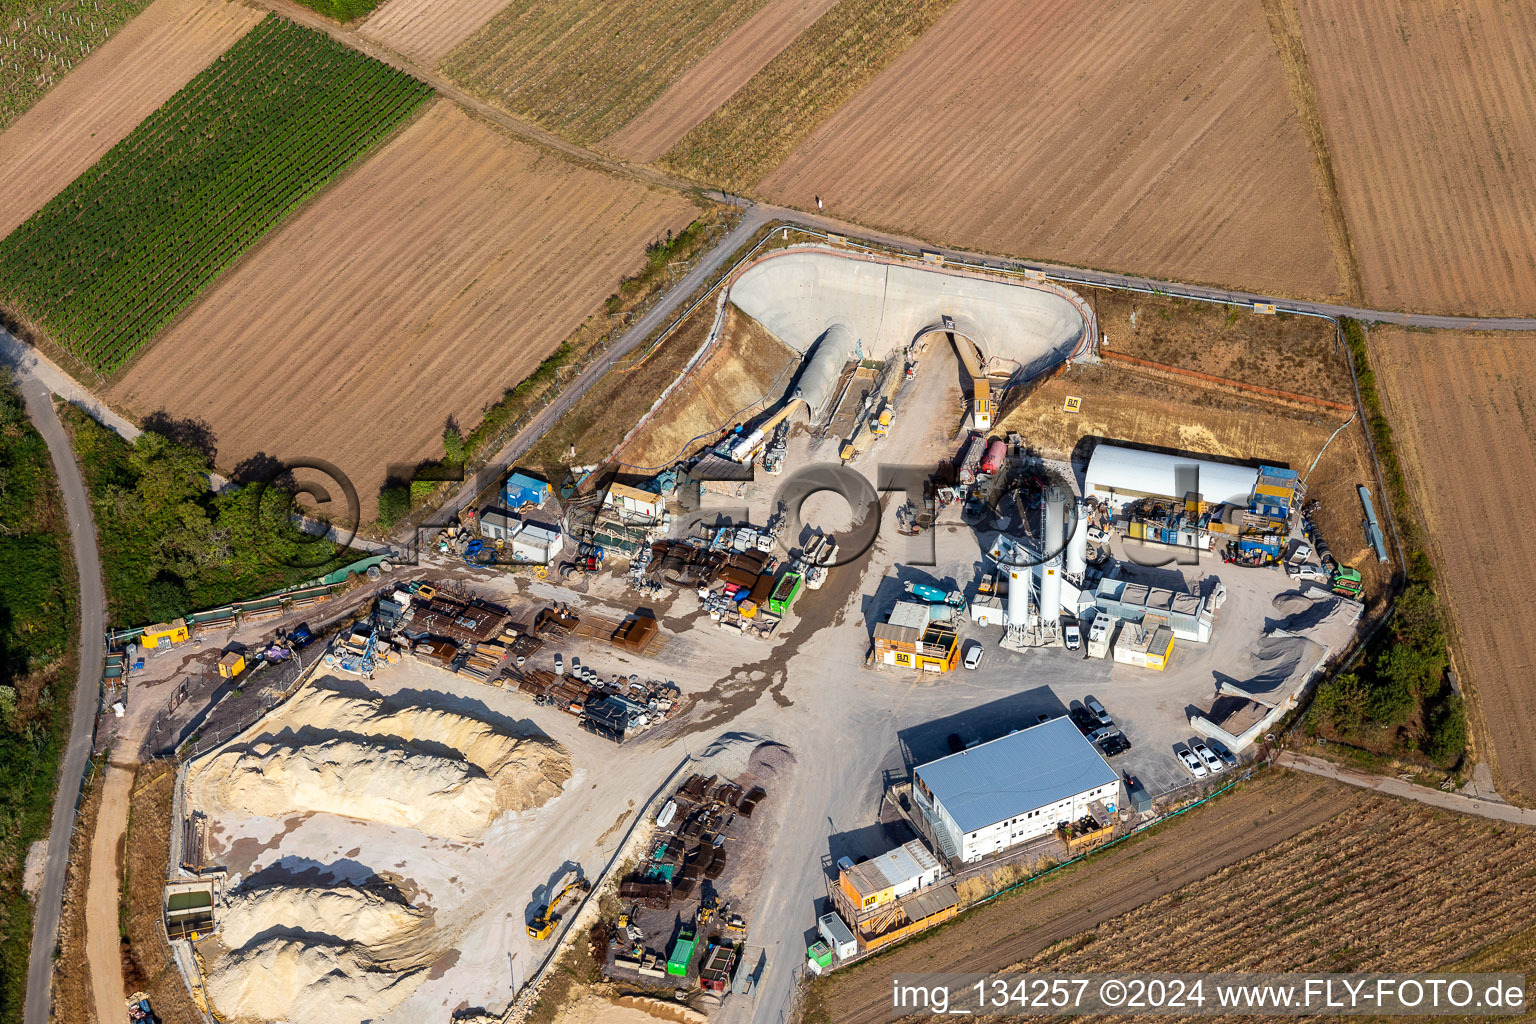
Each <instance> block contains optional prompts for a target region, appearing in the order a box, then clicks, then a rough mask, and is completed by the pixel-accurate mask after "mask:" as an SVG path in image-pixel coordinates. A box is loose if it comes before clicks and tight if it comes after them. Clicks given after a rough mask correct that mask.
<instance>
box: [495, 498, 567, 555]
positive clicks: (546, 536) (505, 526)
mask: <svg viewBox="0 0 1536 1024" xmlns="http://www.w3.org/2000/svg"><path fill="white" fill-rule="evenodd" d="M480 536H482V537H484V538H486V539H487V540H491V541H494V542H496V547H497V549H498V550H499V551H500V552H502V553H503V554H504V556H505V557H501V556H498V558H497V561H501V562H520V563H527V564H529V565H548V564H549V563H551V562H553V561H554V560H555V556H556V555H558V554H559V553H560V551H561V550H562V549H563V548H564V547H565V538H564V536H563V535H562V534H561V532H560V528H559V527H558V526H551V525H549V524H548V523H541V522H538V521H537V520H534V519H529V518H527V517H526V516H522V515H518V514H517V513H515V512H504V511H502V510H501V509H487V510H485V511H484V512H482V513H481V515H480Z"/></svg>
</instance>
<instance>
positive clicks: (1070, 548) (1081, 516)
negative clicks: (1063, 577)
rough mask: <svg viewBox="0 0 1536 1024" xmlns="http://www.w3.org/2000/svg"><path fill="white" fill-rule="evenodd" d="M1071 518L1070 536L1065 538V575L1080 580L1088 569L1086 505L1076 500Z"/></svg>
mask: <svg viewBox="0 0 1536 1024" xmlns="http://www.w3.org/2000/svg"><path fill="white" fill-rule="evenodd" d="M1074 508H1075V510H1076V513H1077V514H1076V515H1075V516H1074V517H1073V520H1072V536H1070V537H1068V538H1067V575H1068V576H1071V577H1072V578H1073V579H1076V580H1081V579H1082V578H1083V574H1084V573H1086V572H1087V571H1088V516H1089V511H1088V506H1087V505H1086V504H1084V503H1083V502H1081V501H1080V502H1078V503H1077V504H1076V506H1074Z"/></svg>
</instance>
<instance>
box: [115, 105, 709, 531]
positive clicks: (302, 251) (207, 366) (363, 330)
mask: <svg viewBox="0 0 1536 1024" xmlns="http://www.w3.org/2000/svg"><path fill="white" fill-rule="evenodd" d="M693 212H694V208H693V206H691V205H690V204H689V203H688V202H687V201H686V200H684V199H682V198H680V197H676V196H674V195H671V194H668V193H662V192H659V191H653V190H650V189H647V188H646V187H644V186H640V185H636V184H632V183H628V182H622V181H618V180H616V179H613V178H610V177H608V176H606V175H604V174H601V173H599V172H596V171H592V170H589V169H587V168H584V167H579V166H576V165H574V164H571V163H568V162H566V161H564V160H562V159H559V158H557V157H555V156H552V155H550V154H547V153H545V152H542V151H540V150H537V149H534V148H532V147H529V146H525V145H522V144H520V143H517V142H515V141H513V140H512V139H510V138H509V137H508V136H506V135H504V134H502V133H501V132H500V131H499V130H497V129H495V128H492V127H490V126H489V125H487V124H485V123H483V122H481V121H478V120H475V119H472V118H470V117H469V116H468V115H466V114H464V113H463V112H462V111H460V110H459V109H458V108H457V107H455V106H454V105H453V104H451V103H449V102H447V101H440V102H438V103H437V104H436V105H435V106H433V107H432V108H431V109H430V110H428V112H427V113H425V114H424V115H422V116H421V118H420V119H419V120H417V121H416V122H415V123H414V124H412V125H410V126H409V127H408V128H407V129H406V130H405V131H404V132H402V133H401V134H400V135H399V136H398V137H396V138H395V139H394V140H393V141H392V142H390V143H389V144H388V145H386V146H385V147H384V148H383V149H382V150H380V151H379V152H378V153H377V154H376V155H375V156H374V157H372V158H371V159H370V160H368V161H367V162H366V163H364V164H362V165H361V166H360V167H358V168H357V169H356V170H354V171H353V172H351V173H350V174H349V175H348V176H347V177H346V178H344V179H343V180H342V181H340V182H339V183H337V184H336V185H335V186H333V187H332V188H331V189H330V190H329V191H328V192H326V193H325V194H323V195H322V196H321V197H320V198H319V199H317V200H316V201H314V202H313V203H311V204H310V205H309V206H308V207H306V208H305V209H304V210H303V211H301V212H300V213H299V214H297V215H296V216H295V217H294V218H293V219H292V220H291V221H289V222H288V223H287V224H286V225H284V226H283V227H282V228H280V229H279V230H277V231H275V232H273V234H272V235H271V236H269V237H268V239H267V241H266V242H264V243H263V244H262V246H261V248H259V249H258V250H257V251H256V252H255V253H253V254H252V255H251V256H250V257H249V258H247V260H246V261H245V262H244V263H243V264H241V265H240V266H239V267H237V268H236V269H234V270H232V271H231V272H229V273H227V274H225V275H224V277H223V278H221V279H220V281H219V282H218V283H217V284H216V285H215V286H214V287H213V288H212V289H211V290H210V292H209V293H208V294H207V295H206V296H205V297H204V299H203V300H202V301H201V302H200V303H199V304H198V305H197V306H196V307H194V308H193V309H192V310H191V311H190V312H189V313H187V314H186V316H184V317H183V318H182V319H181V320H180V321H179V322H178V323H176V324H175V325H174V326H173V327H171V328H170V330H169V331H167V332H166V334H165V336H164V337H163V338H162V339H161V340H160V341H159V342H158V343H156V344H155V345H154V346H152V347H151V348H150V349H149V350H148V351H147V352H146V353H145V354H144V355H143V356H141V357H140V358H139V360H138V361H137V362H136V363H135V364H134V365H133V366H132V367H130V369H129V370H128V371H127V373H126V374H125V375H124V377H123V378H122V380H121V381H120V382H119V383H118V384H117V385H115V386H114V387H113V389H112V391H111V393H110V394H111V397H112V398H113V399H114V400H115V401H118V402H121V403H123V404H124V405H126V406H128V407H129V408H130V409H132V410H134V411H136V412H138V413H148V412H151V411H153V410H157V409H162V408H163V409H167V410H169V411H170V412H171V413H173V414H174V415H177V416H195V417H200V418H202V419H205V420H207V421H208V422H209V424H210V425H211V426H212V427H213V430H214V431H215V433H216V434H217V436H218V446H219V453H220V456H221V461H223V462H225V463H226V464H228V465H234V464H237V463H239V462H240V461H241V460H243V459H245V458H247V457H249V456H251V455H254V454H256V453H262V452H264V453H267V454H269V455H273V456H277V457H279V458H292V457H295V456H308V457H318V458H322V459H326V460H329V461H330V462H332V463H335V464H336V465H337V466H339V467H340V468H341V469H342V470H343V471H344V472H345V473H347V474H348V475H349V476H350V477H351V478H352V480H353V482H354V483H355V484H356V486H357V489H358V493H359V496H360V498H361V500H362V503H363V506H364V508H363V515H364V516H365V517H371V516H372V514H373V510H374V508H375V502H376V499H377V496H378V491H379V487H380V485H381V484H382V483H383V482H384V479H385V474H386V467H387V466H389V465H391V464H401V463H404V464H407V465H410V464H414V463H415V462H417V461H418V460H420V459H423V458H428V457H441V455H442V444H441V438H442V431H443V425H444V422H445V421H446V419H447V418H448V417H450V416H451V417H454V418H455V419H456V420H457V421H458V422H459V423H461V424H463V425H464V426H466V427H468V426H472V425H473V424H474V423H475V422H477V421H478V419H479V417H480V414H481V412H482V411H483V410H484V408H485V407H486V406H487V405H488V404H489V403H491V402H492V401H494V400H496V399H498V398H500V397H501V395H502V393H503V392H504V391H505V389H506V388H508V387H510V386H512V385H514V384H516V383H517V382H518V381H520V380H521V379H523V378H524V377H525V376H527V374H528V373H529V372H530V371H531V370H532V369H533V368H534V367H535V366H537V365H538V363H539V361H540V360H541V359H543V358H544V357H545V356H547V355H548V354H549V353H550V352H551V351H552V350H553V349H554V348H555V347H556V346H557V345H559V343H560V342H561V341H562V340H563V339H564V338H565V337H566V336H567V335H568V334H570V332H571V331H572V330H574V329H575V328H576V326H577V325H578V324H580V323H581V321H582V320H583V319H584V318H585V317H586V316H588V315H590V314H591V313H593V312H595V311H596V310H598V308H599V307H600V305H601V303H602V300H603V298H604V297H605V296H607V295H608V294H610V293H611V292H612V291H613V290H614V288H615V286H616V285H617V284H618V282H619V279H620V278H621V277H622V276H623V275H624V274H625V273H628V272H633V271H634V270H635V269H636V268H637V267H638V266H639V265H640V264H641V262H642V261H643V258H644V253H643V249H644V246H645V245H646V243H648V242H650V241H652V240H653V239H655V238H657V236H659V235H663V234H665V233H666V232H667V231H668V230H669V229H671V230H678V229H681V228H682V227H683V226H685V225H686V224H687V223H688V221H689V220H690V219H691V216H692V214H693Z"/></svg>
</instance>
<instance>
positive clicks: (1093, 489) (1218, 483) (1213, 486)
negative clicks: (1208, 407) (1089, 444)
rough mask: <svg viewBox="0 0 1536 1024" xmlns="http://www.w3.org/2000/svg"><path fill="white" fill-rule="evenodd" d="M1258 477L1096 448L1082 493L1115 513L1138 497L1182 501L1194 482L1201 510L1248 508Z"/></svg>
mask: <svg viewBox="0 0 1536 1024" xmlns="http://www.w3.org/2000/svg"><path fill="white" fill-rule="evenodd" d="M1197 474H1198V475H1197ZM1258 478H1259V471H1258V470H1257V469H1254V468H1252V467H1249V466H1233V465H1229V464H1227V463H1225V462H1212V461H1211V460H1209V459H1202V458H1199V457H1198V456H1194V455H1164V454H1162V453H1161V452H1144V451H1141V450H1139V449H1136V448H1122V447H1120V446H1119V445H1113V444H1101V445H1099V446H1098V447H1097V448H1095V449H1094V450H1093V455H1092V456H1090V457H1089V459H1088V474H1087V479H1086V480H1085V481H1084V486H1083V493H1084V495H1085V496H1087V497H1094V498H1099V499H1101V500H1103V501H1107V502H1108V503H1109V504H1110V506H1111V507H1112V508H1119V507H1120V506H1122V505H1125V504H1128V503H1130V502H1133V501H1137V500H1139V499H1141V498H1163V499H1166V500H1169V501H1183V500H1184V498H1185V497H1186V488H1187V487H1189V485H1190V484H1192V483H1193V487H1194V489H1198V491H1199V493H1200V496H1201V500H1202V501H1203V502H1204V503H1205V504H1206V505H1217V504H1221V503H1224V502H1231V503H1236V504H1241V505H1247V504H1248V499H1249V498H1250V497H1251V496H1252V494H1253V488H1254V484H1255V483H1257V481H1258ZM1195 481H1198V483H1194V482H1195Z"/></svg>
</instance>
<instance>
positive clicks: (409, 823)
mask: <svg viewBox="0 0 1536 1024" xmlns="http://www.w3.org/2000/svg"><path fill="white" fill-rule="evenodd" d="M570 774H571V766H570V759H569V757H567V755H566V753H565V751H564V749H563V748H561V747H560V746H559V744H557V743H554V742H553V741H550V740H548V739H546V738H542V737H539V738H534V737H528V736H519V735H516V734H515V733H513V732H510V731H507V730H504V729H502V728H499V727H498V726H497V725H495V724H493V723H492V722H489V721H487V720H485V719H482V718H477V717H475V716H474V715H472V714H468V713H465V712H461V711H455V710H450V709H446V708H441V707H429V706H425V705H419V704H404V703H401V704H392V703H390V702H388V701H386V700H384V699H383V698H382V697H379V696H377V695H375V694H372V693H370V692H367V691H364V692H362V693H358V692H353V691H350V690H345V689H338V688H335V687H332V686H325V685H315V686H311V687H309V688H307V689H305V690H304V691H302V692H301V693H300V694H298V695H297V696H295V697H294V698H293V699H292V700H290V701H289V702H288V703H287V704H285V705H283V707H282V708H280V709H279V710H278V711H277V712H276V713H275V714H273V715H271V716H269V717H268V718H266V719H264V720H263V722H262V723H261V725H260V726H259V727H258V728H257V729H256V730H255V732H254V734H251V735H249V736H247V737H246V738H244V739H242V740H241V741H238V742H235V743H231V744H229V745H228V746H225V747H224V748H223V749H221V750H220V751H219V752H218V753H216V754H214V755H213V756H212V757H210V758H208V759H207V760H206V761H204V762H202V763H201V764H199V765H197V766H196V767H194V769H193V770H192V771H191V772H190V773H189V776H188V780H187V787H188V795H189V799H190V802H191V805H192V806H194V807H196V808H198V809H199V810H202V811H205V812H207V813H208V814H210V815H213V816H223V815H227V814H235V815H239V816H247V815H257V816H267V817H282V816H284V815H288V814H293V813H302V812H322V813H330V814H339V815H344V816H347V817H352V818H363V819H366V820H370V821H378V822H382V823H384V824H389V825H398V826H402V827H405V828H414V829H418V830H419V831H422V832H425V833H427V834H429V835H435V836H442V837H444V838H449V839H456V840H469V839H476V838H478V837H479V836H481V835H482V834H483V833H484V832H485V830H486V828H487V827H488V826H489V825H490V823H491V822H492V821H494V820H495V819H496V817H497V816H498V815H500V814H501V813H502V812H504V811H523V810H527V809H529V808H532V807H537V806H539V805H541V804H543V803H545V802H546V801H548V800H550V799H552V798H553V797H555V796H556V795H558V794H559V792H560V787H561V785H562V784H563V783H564V782H565V780H566V779H568V778H570Z"/></svg>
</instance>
